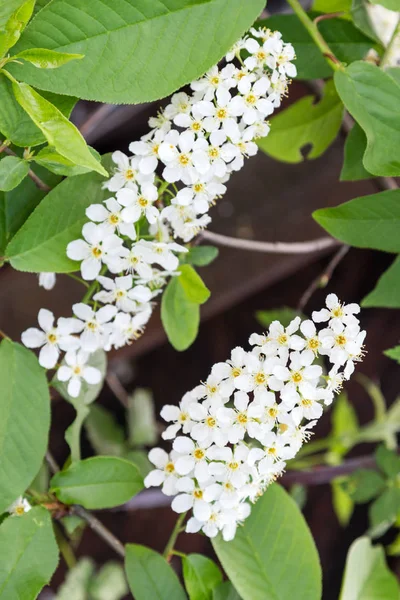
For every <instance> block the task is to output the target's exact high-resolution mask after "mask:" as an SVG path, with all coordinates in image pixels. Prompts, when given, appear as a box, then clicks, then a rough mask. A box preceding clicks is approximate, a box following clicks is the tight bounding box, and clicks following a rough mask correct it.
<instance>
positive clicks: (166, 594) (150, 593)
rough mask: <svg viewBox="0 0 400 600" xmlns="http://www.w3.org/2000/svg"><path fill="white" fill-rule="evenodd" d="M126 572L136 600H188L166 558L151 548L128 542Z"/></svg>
mask: <svg viewBox="0 0 400 600" xmlns="http://www.w3.org/2000/svg"><path fill="white" fill-rule="evenodd" d="M125 548H126V557H125V572H126V576H127V578H128V583H129V587H130V590H131V592H132V594H133V595H134V597H135V600H150V598H151V600H187V598H186V594H185V592H184V591H183V588H182V586H181V584H180V583H179V579H178V577H177V575H176V573H175V571H174V570H173V569H172V567H171V565H169V564H168V563H167V561H166V560H165V558H163V557H162V556H161V554H158V552H154V550H151V549H150V548H146V547H145V546H140V545H139V544H127V545H126V547H125Z"/></svg>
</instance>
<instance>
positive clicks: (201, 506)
mask: <svg viewBox="0 0 400 600" xmlns="http://www.w3.org/2000/svg"><path fill="white" fill-rule="evenodd" d="M193 514H194V517H195V519H197V520H198V521H203V522H204V521H208V519H209V518H210V517H211V506H210V505H209V504H208V502H206V501H205V500H196V502H195V503H194V506H193Z"/></svg>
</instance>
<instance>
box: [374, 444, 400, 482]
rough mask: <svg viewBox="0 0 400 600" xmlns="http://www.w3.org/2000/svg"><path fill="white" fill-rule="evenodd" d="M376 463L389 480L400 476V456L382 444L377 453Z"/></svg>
mask: <svg viewBox="0 0 400 600" xmlns="http://www.w3.org/2000/svg"><path fill="white" fill-rule="evenodd" d="M375 458H376V463H377V465H378V467H379V468H380V469H381V471H383V472H384V473H385V475H386V477H388V478H389V479H393V478H395V477H397V476H398V475H400V456H399V455H398V454H397V452H393V451H392V450H388V449H387V448H386V446H384V445H383V444H381V445H380V446H379V447H378V449H377V451H376V452H375Z"/></svg>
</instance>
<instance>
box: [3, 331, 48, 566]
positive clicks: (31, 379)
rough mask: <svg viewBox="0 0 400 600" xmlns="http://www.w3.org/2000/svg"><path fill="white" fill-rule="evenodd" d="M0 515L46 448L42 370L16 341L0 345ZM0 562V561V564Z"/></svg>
mask: <svg viewBox="0 0 400 600" xmlns="http://www.w3.org/2000/svg"><path fill="white" fill-rule="evenodd" d="M0 381H1V382H2V389H1V420H0V514H1V513H2V512H4V510H5V509H6V508H7V507H8V506H9V505H10V504H11V503H12V502H14V500H15V499H16V498H17V497H18V496H20V495H21V494H22V493H23V492H24V491H25V490H26V488H27V487H28V485H29V484H30V483H31V481H32V479H33V478H34V477H35V475H36V473H37V472H38V471H39V468H40V465H41V464H42V460H43V457H44V455H45V452H46V449H47V440H48V435H49V428H50V397H49V390H48V387H47V380H46V376H45V371H44V369H42V368H41V367H40V366H39V363H38V361H37V358H36V356H35V355H34V354H33V352H31V351H30V350H27V349H26V348H24V347H23V346H21V345H20V344H16V343H15V342H11V341H10V340H8V339H4V340H3V341H2V342H1V344H0ZM0 564H1V563H0Z"/></svg>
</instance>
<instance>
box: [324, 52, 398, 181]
mask: <svg viewBox="0 0 400 600" xmlns="http://www.w3.org/2000/svg"><path fill="white" fill-rule="evenodd" d="M335 84H336V89H337V91H338V94H339V96H340V97H341V99H342V101H343V103H344V105H345V106H346V108H347V110H348V111H349V113H350V114H351V115H352V116H353V117H354V119H355V120H356V121H357V123H358V124H359V125H360V126H361V127H362V129H363V130H364V131H365V134H366V136H367V148H366V151H365V154H364V158H363V164H364V167H365V168H366V170H367V171H369V172H370V173H372V174H373V175H381V176H388V177H392V176H396V175H400V85H399V84H398V83H396V82H395V80H394V79H393V78H392V77H390V75H388V74H387V73H385V72H384V71H383V70H382V69H379V67H377V66H376V65H372V64H371V63H367V62H360V61H358V62H355V63H353V64H351V65H350V66H348V67H347V68H346V69H345V70H338V71H336V72H335Z"/></svg>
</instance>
